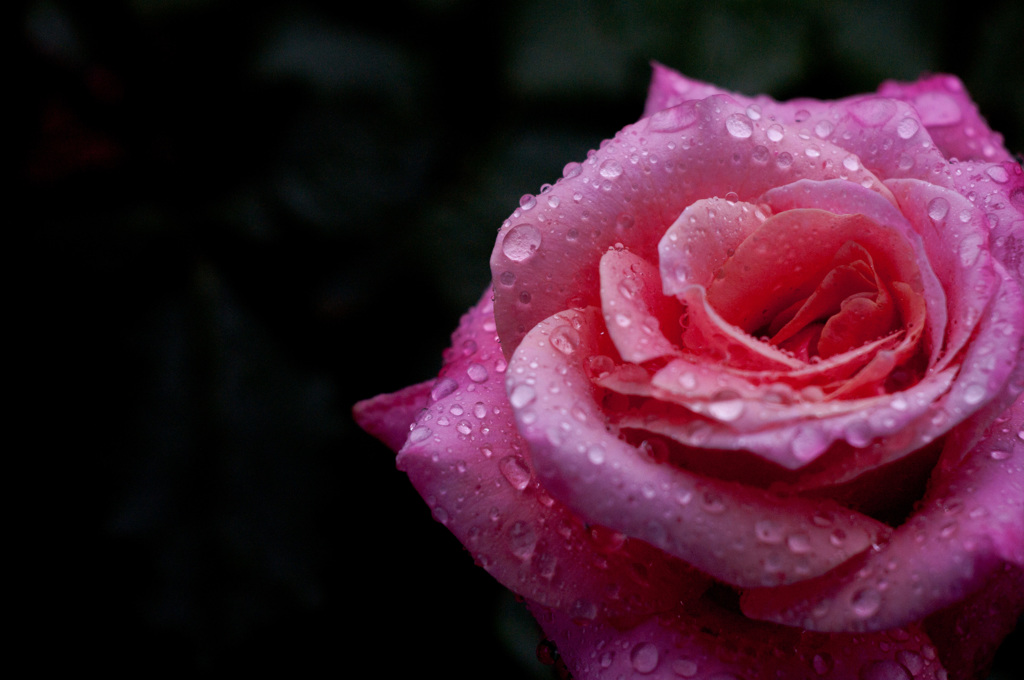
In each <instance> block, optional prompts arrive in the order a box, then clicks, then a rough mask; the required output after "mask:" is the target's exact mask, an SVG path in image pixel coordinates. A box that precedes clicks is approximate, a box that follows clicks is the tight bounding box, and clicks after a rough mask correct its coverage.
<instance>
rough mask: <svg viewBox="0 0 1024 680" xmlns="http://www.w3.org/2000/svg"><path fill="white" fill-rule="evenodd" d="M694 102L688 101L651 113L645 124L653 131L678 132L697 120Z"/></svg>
mask: <svg viewBox="0 0 1024 680" xmlns="http://www.w3.org/2000/svg"><path fill="white" fill-rule="evenodd" d="M694 103H695V102H692V101H689V102H684V103H682V104H680V105H679V106H673V107H672V108H670V109H663V110H661V111H658V112H657V113H655V114H652V115H651V117H650V118H649V119H648V123H647V126H648V127H649V128H650V129H651V130H652V131H654V132H678V131H679V130H682V129H684V128H688V127H690V126H691V125H693V124H694V123H696V122H697V109H696V107H695V106H694Z"/></svg>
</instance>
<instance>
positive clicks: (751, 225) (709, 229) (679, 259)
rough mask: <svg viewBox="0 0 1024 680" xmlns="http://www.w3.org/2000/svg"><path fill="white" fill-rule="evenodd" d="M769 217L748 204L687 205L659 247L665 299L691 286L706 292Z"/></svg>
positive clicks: (711, 200) (716, 200) (710, 202)
mask: <svg viewBox="0 0 1024 680" xmlns="http://www.w3.org/2000/svg"><path fill="white" fill-rule="evenodd" d="M767 218H768V214H766V213H765V211H764V210H763V209H761V208H759V207H758V206H756V205H753V204H751V203H742V202H738V201H727V200H725V199H721V198H706V199H702V200H699V201H695V202H694V203H693V204H692V205H688V206H687V207H686V210H684V211H683V212H682V213H681V214H680V215H679V217H678V218H676V221H675V222H673V223H672V226H670V227H669V228H668V229H667V230H666V231H665V234H664V235H663V236H662V237H661V241H660V242H659V243H658V258H659V260H658V264H659V267H660V269H661V280H662V290H663V291H664V293H665V295H678V294H680V293H682V292H683V291H684V290H685V289H686V288H688V287H689V286H693V285H698V286H703V287H705V288H707V287H708V286H710V285H711V283H712V282H713V281H714V280H715V276H716V275H717V274H718V272H719V270H720V269H721V268H722V267H723V266H724V265H725V263H726V262H727V261H728V260H729V258H730V257H732V255H733V253H734V252H735V250H736V248H738V247H739V246H740V244H741V243H743V241H745V240H746V239H747V238H748V237H749V236H750V235H751V234H753V233H754V232H755V231H757V229H758V228H759V227H760V226H761V224H762V223H764V221H765V220H766V219H767Z"/></svg>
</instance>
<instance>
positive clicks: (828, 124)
mask: <svg viewBox="0 0 1024 680" xmlns="http://www.w3.org/2000/svg"><path fill="white" fill-rule="evenodd" d="M835 129H836V126H835V125H833V124H832V121H830V120H819V121H818V124H817V125H815V126H814V134H816V135H818V136H819V137H821V138H822V139H825V138H826V137H828V136H829V135H830V134H832V131H833V130H835Z"/></svg>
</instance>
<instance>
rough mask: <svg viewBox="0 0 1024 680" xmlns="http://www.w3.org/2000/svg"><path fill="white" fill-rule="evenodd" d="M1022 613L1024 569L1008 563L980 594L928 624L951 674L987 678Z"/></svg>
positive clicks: (993, 575)
mask: <svg viewBox="0 0 1024 680" xmlns="http://www.w3.org/2000/svg"><path fill="white" fill-rule="evenodd" d="M1022 614H1024V569H1021V568H1020V567H1016V566H1013V565H1010V564H1007V565H1004V567H1003V568H1002V569H997V570H996V571H995V572H994V573H993V574H992V576H991V577H990V578H989V580H988V581H987V582H986V583H985V585H984V586H983V587H982V589H981V590H979V591H978V592H977V593H975V594H974V595H971V596H970V597H967V598H965V599H964V600H963V601H961V602H958V603H957V604H955V605H953V606H951V607H947V608H946V609H944V610H942V611H939V612H936V613H935V614H932V615H931V616H929V617H928V618H927V619H925V623H924V627H925V630H927V631H928V635H929V636H930V637H931V639H932V641H933V642H934V644H935V646H936V647H937V649H938V655H939V658H940V659H941V660H942V665H943V666H944V667H945V668H947V669H948V671H949V674H950V677H954V678H971V677H977V678H985V677H989V675H988V669H989V667H990V666H991V665H992V660H993V657H994V656H995V653H996V650H997V648H998V647H999V643H1000V641H1001V640H1003V639H1005V638H1006V636H1007V635H1009V634H1010V633H1011V632H1012V631H1013V629H1014V628H1015V627H1016V626H1017V625H1019V624H1020V622H1021V619H1020V617H1021V615H1022ZM1018 653H1019V651H1018ZM993 677H995V676H993Z"/></svg>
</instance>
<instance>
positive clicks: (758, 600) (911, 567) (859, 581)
mask: <svg viewBox="0 0 1024 680" xmlns="http://www.w3.org/2000/svg"><path fill="white" fill-rule="evenodd" d="M1022 420H1024V400H1019V401H1018V402H1017V406H1016V407H1015V409H1014V410H1012V411H1011V413H1010V414H1009V421H1008V422H1004V423H1001V424H997V425H994V426H993V427H991V428H990V429H989V430H988V431H987V433H986V437H985V438H984V439H982V440H981V441H980V442H978V444H977V445H976V446H975V447H974V448H973V450H972V451H971V452H970V453H969V454H968V455H967V457H966V458H965V459H964V460H963V462H962V463H961V464H960V465H959V467H957V468H956V470H955V471H954V472H953V473H951V474H946V475H943V476H941V478H939V479H937V480H934V481H933V487H932V489H931V490H930V491H929V493H928V495H927V496H926V498H925V500H924V501H923V503H922V504H921V507H920V509H919V510H918V512H917V513H916V514H915V515H914V516H912V517H911V518H910V520H909V521H907V522H906V523H905V524H904V525H903V526H901V527H899V528H898V529H897V530H896V532H895V533H894V534H893V535H892V537H891V538H890V539H889V541H888V542H886V543H884V544H883V545H881V546H879V547H878V548H877V549H873V550H871V551H869V552H867V553H864V554H863V555H861V556H858V557H856V558H854V559H852V560H850V562H848V563H847V564H844V565H842V566H841V567H839V568H838V569H836V570H835V571H833V572H831V573H828V574H825V575H823V576H821V577H819V578H817V579H812V580H808V581H804V582H802V583H797V584H793V585H790V586H780V587H778V588H760V589H756V590H749V591H747V592H746V593H745V594H744V596H743V599H742V601H741V603H742V607H743V611H744V613H745V614H747V615H748V616H751V617H753V618H756V619H763V620H768V621H775V622H777V623H783V624H786V625H796V626H801V627H803V628H806V629H809V630H820V631H843V630H846V631H850V630H853V631H861V630H883V629H886V628H891V627H894V626H900V625H904V624H906V623H909V622H911V621H917V620H920V619H922V618H924V617H925V616H928V615H929V614H931V613H933V612H935V611H937V610H939V609H941V608H943V607H946V606H948V605H950V604H953V603H955V602H957V601H959V600H961V599H963V598H964V597H966V596H968V595H970V594H971V593H973V592H975V591H977V590H978V589H979V588H981V587H982V586H983V585H984V583H985V582H986V580H987V579H988V578H989V577H990V575H991V574H992V573H993V572H994V571H995V570H998V569H1001V568H1002V565H1003V561H1004V560H1007V559H1009V560H1012V561H1014V562H1016V563H1017V564H1018V565H1020V564H1024V559H1022V557H1024V521H1022V520H1024V441H1022V440H1021V437H1020V435H1019V428H1020V427H1021V425H1020V423H1021V422H1022ZM1010 423H1016V424H1015V425H1010ZM1015 428H1016V429H1015ZM943 456H944V457H954V458H955V457H958V456H959V452H957V451H951V450H948V449H947V450H946V451H944V452H943Z"/></svg>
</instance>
